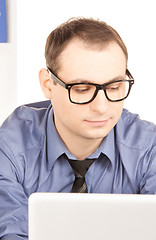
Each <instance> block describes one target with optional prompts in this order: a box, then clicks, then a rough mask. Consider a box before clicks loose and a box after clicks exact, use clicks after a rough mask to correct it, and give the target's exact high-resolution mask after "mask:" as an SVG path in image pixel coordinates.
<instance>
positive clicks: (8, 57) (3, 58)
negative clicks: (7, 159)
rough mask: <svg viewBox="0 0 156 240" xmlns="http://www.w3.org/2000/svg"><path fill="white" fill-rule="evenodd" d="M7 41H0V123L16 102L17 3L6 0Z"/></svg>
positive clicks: (14, 0) (13, 0) (12, 0)
mask: <svg viewBox="0 0 156 240" xmlns="http://www.w3.org/2000/svg"><path fill="white" fill-rule="evenodd" d="M6 9H7V25H8V43H0V123H2V121H3V120H4V119H5V118H6V117H7V116H8V114H9V113H10V112H11V111H12V110H13V109H14V108H15V106H16V104H17V94H16V93H17V21H16V18H17V5H16V0H7V1H6Z"/></svg>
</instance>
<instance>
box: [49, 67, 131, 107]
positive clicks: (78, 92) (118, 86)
mask: <svg viewBox="0 0 156 240" xmlns="http://www.w3.org/2000/svg"><path fill="white" fill-rule="evenodd" d="M48 70H49V74H50V77H51V79H52V80H54V81H55V82H56V83H58V84H60V85H61V86H62V87H64V88H66V89H67V90H68V94H69V100H70V102H72V103H74V104H87V103H90V102H92V101H93V100H94V99H95V97H96V96H97V94H98V91H99V90H103V91H104V93H105V96H106V98H107V99H108V100H109V101H111V102H119V101H123V100H124V99H126V98H127V97H128V95H129V93H130V90H131V87H132V85H133V84H134V79H133V77H132V75H131V73H130V72H129V70H128V69H127V70H126V75H127V76H128V78H129V79H127V80H117V81H111V82H108V83H105V84H102V85H100V84H94V83H71V84H66V83H65V82H63V81H62V80H61V79H59V78H58V77H57V76H55V75H54V73H53V72H52V71H51V69H50V68H48Z"/></svg>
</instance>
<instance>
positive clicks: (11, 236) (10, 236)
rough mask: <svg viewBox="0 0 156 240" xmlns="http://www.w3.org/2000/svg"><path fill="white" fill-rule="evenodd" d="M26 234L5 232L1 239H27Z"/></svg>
mask: <svg viewBox="0 0 156 240" xmlns="http://www.w3.org/2000/svg"><path fill="white" fill-rule="evenodd" d="M27 239H28V238H27V237H26V236H18V235H16V234H7V235H5V236H4V237H2V238H1V240H27Z"/></svg>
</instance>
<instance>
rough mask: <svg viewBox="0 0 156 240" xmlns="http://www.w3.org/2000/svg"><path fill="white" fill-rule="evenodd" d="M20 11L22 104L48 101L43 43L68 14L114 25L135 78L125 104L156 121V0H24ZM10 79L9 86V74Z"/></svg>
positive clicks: (19, 93)
mask: <svg viewBox="0 0 156 240" xmlns="http://www.w3.org/2000/svg"><path fill="white" fill-rule="evenodd" d="M10 1H12V2H16V1H15V0H10ZM17 12H18V15H17V17H18V22H17V29H18V34H17V40H18V45H17V46H18V47H17V66H18V68H17V80H18V85H17V101H16V105H17V106H18V105H20V104H23V103H28V102H33V101H40V100H44V96H43V94H42V92H41V90H40V86H39V82H38V71H39V69H40V68H42V67H45V60H44V46H45V41H46V38H47V36H48V35H49V33H50V32H51V31H52V30H53V29H54V28H55V27H56V26H57V25H58V24H60V23H62V22H64V21H66V20H67V19H68V18H71V17H75V16H85V17H94V18H100V19H101V20H104V21H106V22H107V23H108V24H110V25H112V26H113V27H114V28H115V29H116V30H117V31H118V32H119V34H120V35H121V37H122V38H123V40H124V41H125V44H126V45H127V48H128V52H129V70H130V71H131V73H132V75H134V78H135V80H136V81H135V85H134V87H133V89H132V92H131V95H130V97H129V98H128V99H127V100H126V102H125V107H127V108H128V109H129V110H130V111H132V112H137V113H139V114H140V115H141V117H142V118H143V119H147V120H149V121H152V122H155V123H156V114H155V103H156V100H155V86H156V84H155V82H156V77H155V68H156V67H155V65H156V60H155V56H156V44H155V43H156V26H155V25H156V14H155V0H148V1H146V0H117V1H116V0H109V1H108V0H96V1H90V0H79V1H73V0H66V1H64V0H62V1H61V0H57V1H52V0H44V1H43V0H19V1H18V2H17ZM8 63H9V62H8ZM0 65H1V62H0ZM8 74H10V73H8ZM7 80H8V81H7V82H8V84H9V85H10V84H11V83H10V81H12V79H10V76H8V77H7ZM10 90H11V91H9V92H8V93H7V95H6V94H5V95H2V96H3V97H2V96H0V102H1V100H2V99H4V98H5V100H6V101H7V99H8V96H9V95H10V94H11V92H12V89H10ZM13 92H14V93H15V91H13ZM9 111H10V109H9V108H8V112H9Z"/></svg>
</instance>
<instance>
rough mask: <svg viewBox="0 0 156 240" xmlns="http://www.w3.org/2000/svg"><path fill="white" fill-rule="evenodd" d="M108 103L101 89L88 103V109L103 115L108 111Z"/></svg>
mask: <svg viewBox="0 0 156 240" xmlns="http://www.w3.org/2000/svg"><path fill="white" fill-rule="evenodd" d="M108 105H109V101H108V99H107V98H106V96H105V93H104V91H103V89H101V90H99V91H98V93H97V95H96V97H95V99H94V100H93V101H92V102H91V103H90V108H91V110H92V111H94V112H98V113H100V114H103V113H105V112H107V110H108Z"/></svg>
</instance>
